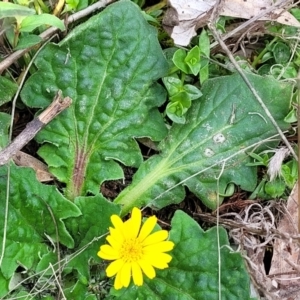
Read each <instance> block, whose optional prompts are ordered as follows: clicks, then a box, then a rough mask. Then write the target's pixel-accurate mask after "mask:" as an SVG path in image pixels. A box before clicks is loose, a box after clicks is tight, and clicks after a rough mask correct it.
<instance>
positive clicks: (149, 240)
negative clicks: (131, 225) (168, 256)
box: [143, 230, 168, 246]
mask: <svg viewBox="0 0 300 300" xmlns="http://www.w3.org/2000/svg"><path fill="white" fill-rule="evenodd" d="M167 238H168V231H167V230H159V231H156V232H154V233H152V234H150V235H149V236H148V237H146V238H145V240H144V241H143V246H148V245H151V244H157V243H159V242H162V241H163V240H165V239H167Z"/></svg>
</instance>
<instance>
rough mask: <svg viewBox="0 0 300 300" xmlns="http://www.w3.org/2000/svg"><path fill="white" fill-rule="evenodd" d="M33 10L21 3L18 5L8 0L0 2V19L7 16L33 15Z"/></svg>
mask: <svg viewBox="0 0 300 300" xmlns="http://www.w3.org/2000/svg"><path fill="white" fill-rule="evenodd" d="M34 14H35V10H34V9H31V8H28V7H26V6H23V5H18V4H14V3H10V2H3V1H1V2H0V19H3V18H9V17H14V18H16V17H22V16H29V15H34Z"/></svg>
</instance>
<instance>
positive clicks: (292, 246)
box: [269, 184, 300, 300]
mask: <svg viewBox="0 0 300 300" xmlns="http://www.w3.org/2000/svg"><path fill="white" fill-rule="evenodd" d="M297 201H298V184H296V185H295V187H294V189H293V191H292V193H291V195H290V197H289V198H288V201H287V205H286V208H285V211H284V212H283V217H282V219H281V220H280V222H279V225H278V227H277V229H278V231H280V232H282V233H284V234H286V235H287V236H288V235H291V236H295V235H297V234H298V229H297V224H298V203H297ZM269 277H271V278H272V283H273V286H274V290H277V291H278V294H279V295H280V297H281V299H286V300H299V299H300V251H299V242H297V241H295V240H292V239H291V238H290V239H280V238H276V239H275V243H274V246H273V257H272V262H271V269H270V272H269Z"/></svg>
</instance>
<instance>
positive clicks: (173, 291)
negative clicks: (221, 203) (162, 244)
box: [112, 210, 250, 300]
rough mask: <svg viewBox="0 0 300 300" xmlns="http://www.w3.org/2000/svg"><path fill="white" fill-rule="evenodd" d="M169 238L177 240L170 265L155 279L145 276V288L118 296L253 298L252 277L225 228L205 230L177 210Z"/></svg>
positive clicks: (208, 299) (169, 299) (151, 299)
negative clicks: (231, 249) (233, 248)
mask: <svg viewBox="0 0 300 300" xmlns="http://www.w3.org/2000/svg"><path fill="white" fill-rule="evenodd" d="M217 231H219V232H218V233H217ZM218 236H219V245H218ZM170 240H171V241H173V242H174V243H175V247H174V250H173V251H172V252H171V253H170V254H171V255H172V257H173V259H172V261H171V262H170V264H169V265H170V267H169V268H168V269H165V270H157V276H156V277H155V278H154V279H152V280H149V279H147V278H145V283H144V285H143V286H142V287H135V286H133V285H131V287H130V288H129V289H122V290H120V291H114V290H113V291H112V294H113V295H115V296H116V297H117V299H124V300H131V299H147V300H160V299H163V300H173V299H180V300H192V299H195V300H198V299H205V300H215V299H222V300H240V299H243V300H247V299H250V279H249V275H248V273H247V270H246V267H245V263H244V261H243V259H242V257H241V255H240V253H233V252H231V251H230V249H229V248H228V246H229V242H228V238H227V233H226V230H225V229H224V228H222V227H220V228H219V229H218V228H217V227H213V228H211V229H209V230H207V231H203V229H202V228H201V227H200V226H199V225H198V224H197V223H196V222H195V221H194V220H193V219H192V218H190V217H189V216H188V215H186V214H185V213H184V212H182V211H179V210H178V211H176V213H175V215H174V217H173V219H172V229H171V231H170ZM219 256H220V265H219V258H218V257H219ZM219 272H220V274H219ZM219 275H220V284H219ZM219 295H221V298H219Z"/></svg>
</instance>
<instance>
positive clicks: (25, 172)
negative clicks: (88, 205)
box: [0, 164, 80, 279]
mask: <svg viewBox="0 0 300 300" xmlns="http://www.w3.org/2000/svg"><path fill="white" fill-rule="evenodd" d="M6 186H7V166H3V167H1V168H0V200H1V207H2V208H3V209H2V210H1V211H0V219H1V220H2V222H3V220H4V207H5V199H6ZM79 214H80V211H79V209H78V208H77V207H76V206H75V205H74V204H73V203H72V202H70V201H68V200H67V199H66V198H64V197H63V196H62V195H61V194H60V193H59V192H58V191H57V189H56V188H55V187H54V186H47V185H43V184H41V183H39V182H38V181H37V180H36V176H35V174H34V171H33V170H32V169H30V168H21V167H16V166H15V165H13V164H12V165H11V171H10V193H9V206H8V221H7V228H5V230H6V233H7V236H6V251H5V255H4V259H3V263H2V265H1V272H2V274H3V275H4V276H5V278H6V279H10V278H11V277H12V275H13V273H14V271H15V270H16V268H17V267H18V265H19V264H22V266H25V267H26V268H27V269H31V268H33V269H34V267H35V266H36V265H37V263H38V262H39V260H40V257H41V256H43V255H45V254H46V253H48V252H50V251H52V250H51V247H49V246H48V245H47V244H46V243H45V240H47V239H48V240H51V241H52V242H53V241H54V242H55V241H56V240H57V238H58V240H59V242H60V243H62V244H63V245H65V246H67V247H69V248H72V247H73V246H74V241H73V238H72V237H71V235H70V234H69V232H68V231H67V229H66V227H65V225H64V222H63V220H65V219H67V218H70V217H75V216H78V215H79ZM3 230H4V228H3V223H2V225H1V229H0V241H1V243H2V240H3ZM56 233H58V236H57V234H56ZM49 243H50V241H49Z"/></svg>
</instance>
